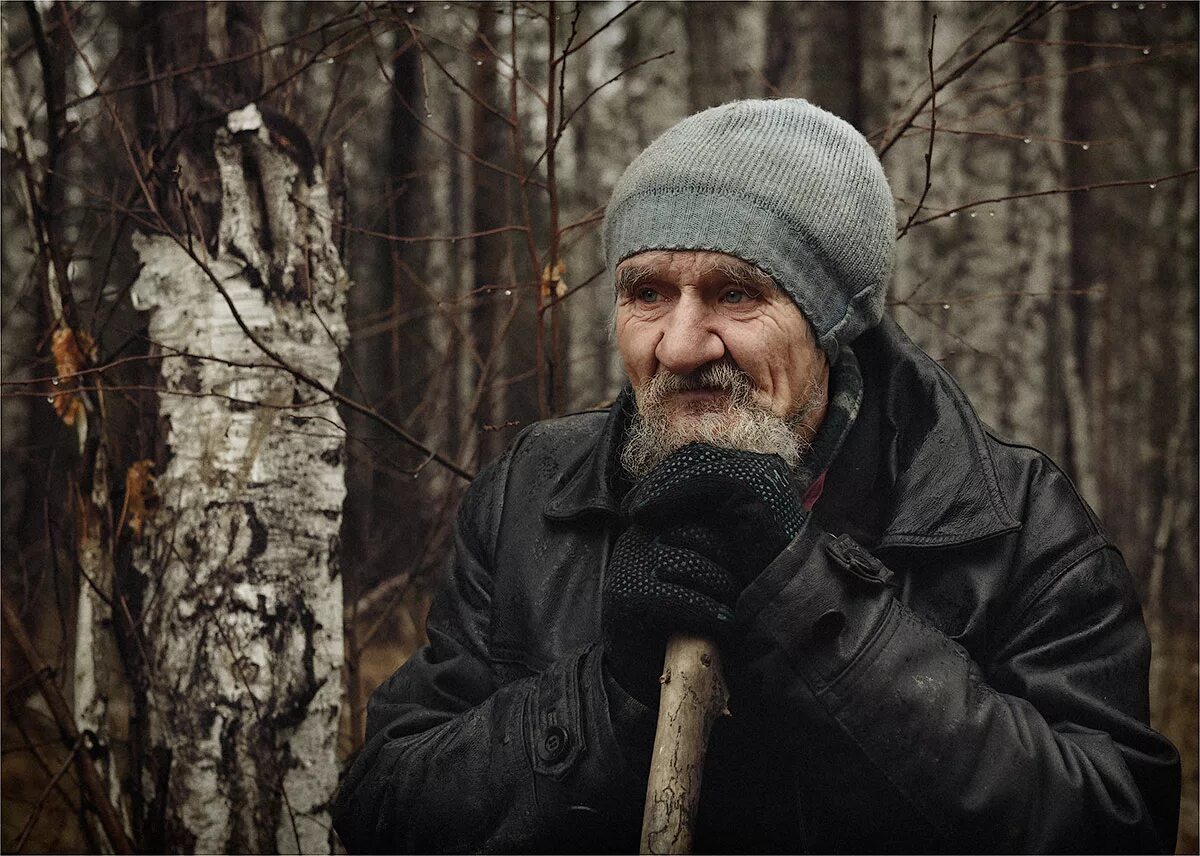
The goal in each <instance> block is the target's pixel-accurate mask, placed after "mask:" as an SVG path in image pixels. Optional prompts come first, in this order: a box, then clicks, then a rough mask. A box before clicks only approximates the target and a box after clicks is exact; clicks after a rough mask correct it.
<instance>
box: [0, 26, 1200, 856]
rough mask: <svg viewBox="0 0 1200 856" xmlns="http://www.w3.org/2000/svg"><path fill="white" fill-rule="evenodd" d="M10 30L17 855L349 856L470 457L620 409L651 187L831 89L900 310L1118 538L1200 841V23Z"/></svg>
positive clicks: (980, 404)
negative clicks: (706, 112) (724, 115)
mask: <svg viewBox="0 0 1200 856" xmlns="http://www.w3.org/2000/svg"><path fill="white" fill-rule="evenodd" d="M0 20H2V22H3V28H4V33H3V49H4V61H3V73H4V80H3V84H4V89H3V148H4V151H3V158H4V159H3V169H4V180H3V196H2V199H3V210H2V217H3V220H2V223H3V227H4V231H3V238H2V241H3V263H2V269H0V273H2V298H3V304H2V309H3V317H2V324H3V329H2V332H3V353H2V358H3V363H2V379H3V398H2V400H0V403H2V405H3V422H2V429H3V430H2V442H3V521H2V523H3V542H2V546H3V553H2V559H3V569H2V583H3V595H4V598H3V600H4V619H5V633H4V639H3V646H4V647H3V706H2V715H3V755H2V759H3V765H2V767H3V789H2V790H3V833H2V839H0V846H2V847H3V849H5V850H6V851H9V852H19V851H97V850H100V849H110V850H113V851H117V852H121V851H122V850H126V849H131V848H135V847H136V848H137V849H140V850H144V851H149V852H155V851H158V850H172V851H174V850H205V849H209V850H216V851H227V852H272V851H292V852H294V851H296V850H297V849H299V850H303V851H306V852H314V851H320V850H324V851H326V852H327V851H328V850H329V848H330V847H333V846H336V843H335V842H334V841H333V840H332V839H331V836H330V832H329V827H328V816H327V805H326V803H327V800H328V797H329V793H330V792H331V790H332V788H333V787H334V786H336V777H337V772H338V769H339V767H340V766H341V765H342V764H344V762H345V760H346V758H348V757H349V756H350V755H351V754H352V753H353V752H354V751H355V750H356V748H357V747H358V746H359V745H360V744H361V739H362V731H363V716H364V713H363V712H364V704H365V699H366V697H367V695H368V694H369V693H370V691H371V689H373V688H374V686H376V685H377V684H378V683H379V682H380V681H381V680H383V679H384V678H385V677H386V676H387V675H388V674H390V673H391V672H392V671H393V670H394V669H395V668H396V667H397V666H398V665H400V663H402V662H403V660H404V659H405V658H406V657H407V656H408V655H409V654H410V653H411V652H412V651H413V650H414V649H415V648H416V647H417V646H419V645H420V644H421V642H422V637H423V623H424V616H425V613H426V610H427V608H428V600H429V596H430V593H431V590H432V588H433V585H434V583H435V581H436V579H437V576H438V573H439V570H440V569H441V568H442V567H443V565H444V562H445V558H446V556H447V554H448V550H449V538H450V527H451V525H452V522H453V518H454V512H455V508H456V504H457V501H458V499H459V497H460V496H461V494H462V491H463V489H464V488H465V486H466V484H467V483H468V481H469V478H470V475H471V474H472V473H474V472H475V471H477V470H478V469H479V467H480V466H481V465H482V464H483V463H486V462H487V461H488V460H489V459H491V458H492V457H494V456H495V455H496V454H498V453H499V452H500V451H501V450H502V449H503V448H504V447H505V446H506V445H507V444H508V443H509V442H510V441H511V440H512V439H513V437H514V436H515V434H516V433H517V432H518V431H519V430H520V429H521V428H522V427H524V426H526V425H528V424H529V423H530V422H532V421H535V420H537V419H539V418H545V417H547V416H551V415H555V414H561V413H567V412H571V411H575V410H579V409H585V408H594V407H601V406H604V405H605V404H606V403H607V402H609V401H611V399H612V398H613V396H614V395H615V393H616V392H617V390H618V389H619V388H620V385H621V383H622V373H621V370H620V365H619V363H618V361H617V359H616V356H615V353H614V348H613V346H612V343H611V341H610V339H609V333H608V317H609V312H610V310H611V306H612V292H611V283H610V282H608V279H607V277H606V276H605V274H604V271H603V264H602V256H601V249H600V238H599V234H598V227H599V224H600V220H601V218H602V216H603V206H604V203H605V200H606V198H607V196H608V194H609V192H610V190H611V188H612V185H613V183H614V181H615V180H616V177H617V176H618V175H619V174H620V171H621V170H622V168H623V167H624V166H625V165H626V164H627V163H628V162H629V161H630V160H631V159H632V157H633V156H634V155H635V154H636V153H637V152H638V151H639V150H640V149H641V148H642V147H644V146H645V145H646V144H648V143H649V142H650V141H651V140H653V139H654V138H655V136H656V135H657V134H658V133H660V132H661V131H662V130H664V129H666V128H667V127H668V126H670V125H671V124H672V123H674V122H675V121H676V120H677V119H679V118H680V117H682V116H684V115H687V114H688V113H690V112H693V111H695V110H699V109H702V108H704V107H707V106H711V105H715V104H719V103H722V102H725V101H728V100H731V99H734V98H740V97H747V96H802V97H805V98H808V99H809V100H811V101H813V102H815V103H816V104H819V105H820V106H823V107H825V108H827V109H829V110H832V111H833V112H835V113H837V114H839V115H841V116H843V117H845V118H846V119H847V120H849V121H850V122H851V123H853V124H854V125H855V126H856V127H858V128H859V129H860V130H861V131H863V132H864V133H865V134H867V136H868V138H869V139H870V140H871V141H872V142H873V143H874V144H875V146H876V148H877V151H879V152H880V155H881V157H882V159H883V163H884V166H885V169H886V171H887V173H888V176H889V178H890V180H891V183H892V188H893V191H894V194H895V196H896V209H897V229H898V232H899V234H900V236H901V237H900V240H899V244H898V256H897V265H896V270H895V275H894V278H893V282H892V285H891V290H890V295H889V301H888V311H889V312H890V313H891V314H892V316H893V317H895V318H896V320H897V321H898V322H899V323H900V324H901V326H903V327H904V328H905V329H906V330H907V332H908V333H909V335H910V336H912V337H913V338H914V339H915V340H916V341H917V343H918V344H920V345H921V346H922V347H923V348H924V349H925V350H926V351H928V352H929V353H930V354H931V355H932V356H933V357H934V359H936V360H938V361H939V362H941V364H942V365H943V366H945V367H946V368H947V369H948V370H949V371H950V372H951V373H952V374H953V375H954V376H955V377H956V378H957V379H958V381H959V383H960V384H961V385H962V386H963V387H964V389H965V390H966V391H967V393H968V394H969V396H970V398H971V400H972V401H973V403H974V404H975V407H976V408H977V410H978V412H979V414H980V416H981V418H982V419H983V420H984V421H985V422H987V423H988V424H989V425H991V426H993V427H994V428H995V429H996V430H997V431H998V432H999V433H1000V434H1001V435H1003V436H1006V437H1009V438H1011V439H1013V440H1015V441H1018V442H1022V443H1028V444H1031V445H1034V446H1036V447H1038V448H1040V449H1042V450H1044V451H1046V452H1047V453H1049V454H1050V455H1051V456H1052V457H1053V458H1054V460H1055V461H1056V462H1057V463H1058V464H1059V465H1060V466H1061V467H1062V468H1063V469H1064V470H1065V471H1066V472H1067V473H1068V474H1069V475H1070V477H1071V478H1072V480H1073V481H1074V483H1075V485H1076V486H1077V488H1078V489H1079V491H1080V492H1081V493H1082V495H1083V496H1084V497H1085V498H1086V499H1087V501H1088V502H1089V503H1090V504H1091V506H1092V507H1093V508H1094V509H1095V510H1096V512H1097V513H1098V515H1099V516H1100V518H1101V519H1102V521H1103V522H1104V525H1105V526H1106V528H1107V530H1108V532H1109V533H1110V535H1111V537H1112V538H1113V540H1114V541H1115V542H1116V543H1117V544H1118V545H1119V546H1120V548H1121V549H1122V551H1123V553H1124V555H1125V558H1126V560H1127V562H1128V564H1129V567H1130V569H1131V570H1132V572H1133V575H1134V579H1135V582H1136V585H1137V588H1138V592H1139V594H1140V596H1141V598H1142V603H1143V609H1144V613H1145V617H1146V621H1147V624H1148V626H1149V628H1150V632H1151V636H1152V640H1153V661H1152V670H1151V696H1152V697H1151V705H1152V710H1151V716H1152V722H1153V723H1154V725H1155V726H1156V727H1157V728H1158V729H1159V730H1161V731H1163V732H1165V733H1166V734H1167V735H1168V736H1169V737H1170V738H1171V739H1172V740H1173V741H1174V742H1175V744H1176V745H1177V746H1178V747H1179V749H1180V752H1181V754H1182V756H1183V763H1184V768H1183V772H1184V791H1183V802H1182V807H1181V812H1182V813H1181V828H1180V833H1181V834H1180V840H1179V852H1181V853H1184V852H1196V848H1197V812H1196V802H1197V789H1196V777H1197V766H1196V761H1197V550H1198V544H1197V396H1196V393H1197V377H1196V369H1197V360H1198V354H1197V323H1198V319H1197V275H1198V270H1197V247H1196V237H1197V181H1196V165H1197V160H1198V153H1197V50H1196V49H1197V41H1196V39H1197V5H1196V4H1194V3H1164V2H1102V3H1032V4H1023V3H1011V4H993V3H943V2H903V3H823V2H821V3H818V2H812V3H767V2H762V3H745V2H736V3H679V2H653V3H651V2H647V3H633V4H627V3H620V2H590V3H577V4H576V3H557V4H546V3H515V4H480V3H467V2H463V3H459V2H454V3H443V2H412V3H409V4H405V3H400V4H382V3H371V2H345V3H273V4H262V5H256V4H242V3H223V2H209V3H132V2H114V3H71V2H65V3H64V2H53V3H51V2H37V3H25V4H18V3H14V2H8V3H5V4H4V5H3V7H2V8H0ZM248 105H254V106H253V107H249V106H248ZM298 771H299V772H298Z"/></svg>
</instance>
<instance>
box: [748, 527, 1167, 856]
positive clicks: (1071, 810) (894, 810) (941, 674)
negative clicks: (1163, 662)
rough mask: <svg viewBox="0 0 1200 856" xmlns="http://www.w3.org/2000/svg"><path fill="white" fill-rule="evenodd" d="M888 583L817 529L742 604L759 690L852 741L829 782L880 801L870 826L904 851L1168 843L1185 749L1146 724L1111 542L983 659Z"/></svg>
mask: <svg viewBox="0 0 1200 856" xmlns="http://www.w3.org/2000/svg"><path fill="white" fill-rule="evenodd" d="M889 578H890V572H889V571H888V569H887V568H886V567H884V566H883V565H882V564H881V563H880V562H879V560H878V559H876V558H875V557H873V556H872V555H871V554H870V553H868V552H867V551H866V550H865V549H863V548H862V547H860V546H859V545H858V544H856V543H855V542H854V541H853V540H852V539H850V538H849V536H840V537H838V538H836V539H835V538H833V537H832V536H830V535H829V534H828V533H825V532H822V531H820V530H819V527H818V526H817V524H815V523H812V524H810V527H809V529H808V530H807V531H805V532H803V533H801V535H800V537H798V538H797V539H796V540H795V541H794V542H793V543H792V544H791V545H790V546H789V547H788V548H787V549H786V550H785V551H784V552H783V553H782V554H781V555H780V556H779V557H778V558H777V559H776V561H775V562H774V563H773V564H772V565H771V566H770V567H768V569H767V570H766V571H765V572H764V574H763V575H762V576H761V577H760V578H759V579H758V580H757V581H756V582H755V583H754V584H753V585H752V586H751V587H750V588H749V589H747V591H746V592H745V593H744V595H743V599H742V601H741V602H740V603H739V605H738V613H739V621H744V622H745V625H746V641H745V644H744V646H743V647H744V652H743V655H744V656H745V657H746V658H747V659H746V662H745V665H744V668H745V669H746V671H747V673H748V674H749V675H750V676H751V680H752V681H754V682H756V684H757V687H758V690H757V691H758V692H759V693H763V694H764V697H767V696H770V697H772V698H774V699H775V700H776V701H777V703H778V705H779V708H780V710H781V714H780V715H781V716H784V717H788V718H790V720H791V722H792V723H794V724H798V723H803V728H802V729H801V728H793V729H792V731H794V732H800V736H799V737H798V738H797V739H798V740H799V741H801V742H804V741H808V742H810V743H817V744H821V745H823V746H825V747H843V748H842V749H841V750H833V751H842V753H843V756H842V758H841V762H842V763H841V764H840V765H839V764H838V763H837V762H835V763H834V764H833V765H832V766H831V768H830V769H831V770H833V772H831V773H830V777H836V776H837V775H839V774H845V775H849V776H852V777H853V781H854V784H855V786H856V787H857V788H858V790H859V792H860V793H871V794H882V795H884V796H882V797H879V798H877V799H873V800H872V801H871V803H872V810H873V811H874V812H875V814H876V816H875V817H873V818H870V819H869V820H867V819H865V818H864V822H876V823H879V824H881V826H882V827H883V828H885V829H886V830H887V831H888V835H889V836H890V840H891V841H892V842H893V843H894V845H895V846H896V847H897V849H899V850H900V851H903V850H905V849H909V850H910V852H919V850H924V851H926V852H929V851H935V850H937V851H947V850H948V851H959V852H980V851H987V852H1009V853H1018V852H1062V851H1074V852H1094V853H1098V852H1125V853H1134V852H1153V851H1167V852H1171V851H1173V850H1174V845H1175V831H1176V822H1177V810H1178V799H1179V767H1178V755H1177V754H1176V753H1175V750H1174V748H1173V747H1172V746H1171V744H1170V743H1169V742H1168V741H1166V740H1165V739H1164V738H1162V737H1161V736H1159V735H1158V734H1156V733H1155V732H1154V731H1152V730H1151V729H1150V728H1149V727H1148V726H1147V724H1146V720H1147V710H1146V706H1147V703H1146V697H1147V688H1146V681H1147V666H1148V658H1149V642H1148V639H1147V635H1146V631H1145V626H1144V624H1143V621H1142V617H1141V611H1140V609H1139V606H1138V603H1137V600H1136V597H1135V595H1134V592H1133V590H1132V586H1131V582H1130V580H1129V575H1128V572H1127V570H1126V568H1125V566H1124V562H1123V561H1122V559H1121V557H1120V554H1119V553H1118V552H1117V551H1116V550H1115V549H1114V548H1112V547H1111V546H1110V545H1108V544H1107V542H1105V541H1104V539H1103V538H1100V537H1096V538H1094V539H1092V540H1091V542H1090V543H1088V544H1082V545H1080V548H1079V549H1078V550H1076V552H1075V555H1073V556H1071V557H1070V560H1069V561H1067V562H1064V563H1062V564H1061V567H1056V568H1052V569H1050V570H1049V572H1047V573H1046V574H1043V575H1042V579H1041V580H1040V585H1039V586H1034V587H1032V588H1031V590H1030V591H1028V592H1025V593H1023V595H1022V599H1021V602H1020V604H1019V605H1018V613H1017V614H1013V615H1011V616H1009V618H1008V619H1007V620H1006V621H1004V622H1001V623H1002V625H1003V626H1001V627H1000V628H997V630H996V634H997V638H996V639H995V643H994V645H989V652H988V655H987V661H986V662H975V661H973V660H972V658H971V656H970V655H969V654H968V653H967V651H966V650H965V649H964V648H963V647H961V646H960V645H959V644H958V642H956V641H954V640H952V639H951V638H949V637H947V636H946V635H945V634H943V633H942V632H941V631H940V630H938V629H937V628H936V627H934V626H933V625H932V624H930V623H929V622H927V621H925V620H923V619H922V618H921V617H920V616H918V615H917V614H915V613H914V612H913V611H912V610H911V609H909V608H908V607H907V606H906V605H904V604H903V603H901V602H900V600H899V599H898V598H897V597H896V596H895V592H894V588H893V586H892V585H890V584H889ZM772 688H773V689H772ZM826 754H828V753H826ZM839 767H841V768H849V769H850V770H851V771H852V772H850V773H848V774H847V773H844V771H843V772H842V773H839V772H838V769H837V768H839ZM865 811H866V810H865V809H864V814H865ZM880 814H882V815H884V816H882V817H880V816H879V815H880ZM912 848H918V849H912Z"/></svg>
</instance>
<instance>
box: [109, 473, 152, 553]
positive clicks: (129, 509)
mask: <svg viewBox="0 0 1200 856" xmlns="http://www.w3.org/2000/svg"><path fill="white" fill-rule="evenodd" d="M153 469H154V461H152V460H150V459H149V458H143V459H142V460H140V461H134V462H133V463H132V464H130V465H129V469H128V470H127V471H126V472H125V505H124V507H123V508H122V509H121V522H120V523H119V524H118V525H117V532H118V533H119V532H121V530H122V529H123V528H124V527H125V526H128V527H129V531H131V532H132V533H133V534H134V537H140V536H141V534H142V527H143V526H144V525H145V524H146V521H147V520H149V519H150V518H151V517H153V516H154V512H155V511H157V510H158V491H157V490H156V489H155V487H154V484H155V478H154V476H153V475H151V472H150V471H151V470H153Z"/></svg>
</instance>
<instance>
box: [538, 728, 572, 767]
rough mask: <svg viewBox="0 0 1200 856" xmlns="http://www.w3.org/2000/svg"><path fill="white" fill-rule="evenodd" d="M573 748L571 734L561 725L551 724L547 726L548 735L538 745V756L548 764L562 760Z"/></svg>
mask: <svg viewBox="0 0 1200 856" xmlns="http://www.w3.org/2000/svg"><path fill="white" fill-rule="evenodd" d="M570 748H571V735H570V733H569V732H568V731H567V729H565V728H563V727H562V726H561V725H550V726H547V728H546V736H545V737H543V738H542V745H541V746H539V747H538V757H539V758H541V759H542V760H543V761H545V762H546V763H547V764H553V763H554V762H555V761H561V760H562V759H563V758H565V757H566V756H567V752H568V750H570Z"/></svg>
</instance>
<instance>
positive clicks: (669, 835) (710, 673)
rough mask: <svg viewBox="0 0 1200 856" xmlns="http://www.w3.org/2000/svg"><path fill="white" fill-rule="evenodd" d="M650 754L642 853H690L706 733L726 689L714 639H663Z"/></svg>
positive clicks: (683, 636)
mask: <svg viewBox="0 0 1200 856" xmlns="http://www.w3.org/2000/svg"><path fill="white" fill-rule="evenodd" d="M658 680H659V683H661V684H662V692H661V695H660V697H659V703H658V727H657V729H656V730H655V732H654V755H653V757H652V758H651V760H650V781H649V782H648V783H647V785H646V808H645V811H644V812H643V813H642V843H641V848H640V852H642V853H690V852H691V849H692V830H693V827H694V826H695V821H696V809H697V807H698V806H699V804H700V780H701V778H702V777H703V775H704V756H705V755H706V754H707V753H708V736H709V734H710V733H711V732H712V726H713V723H714V722H715V721H716V719H717V717H718V716H720V715H721V714H723V713H724V714H728V713H729V710H728V708H727V707H726V706H725V705H726V703H727V702H728V701H729V692H728V691H727V690H726V688H725V679H724V678H723V677H722V675H721V658H720V655H719V654H718V652H717V646H716V644H715V643H714V642H713V641H712V640H710V639H706V638H704V637H703V636H691V635H686V634H679V635H676V636H672V637H671V638H670V639H669V640H668V641H667V653H666V657H665V658H664V660H663V673H662V677H660V678H659V679H658Z"/></svg>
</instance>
